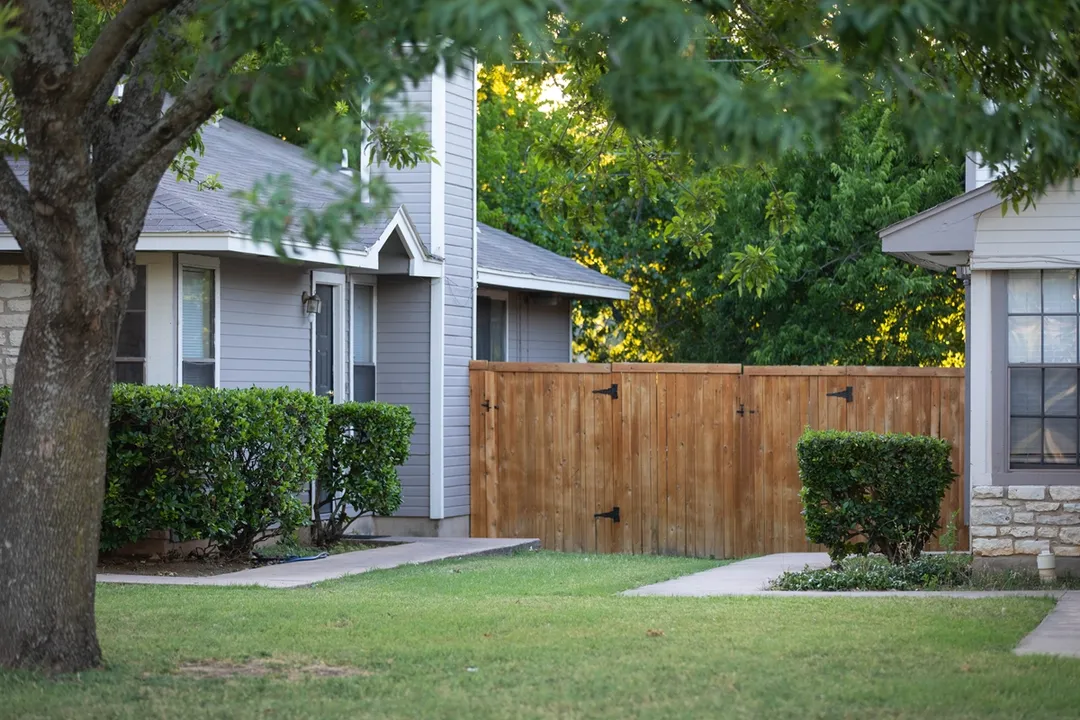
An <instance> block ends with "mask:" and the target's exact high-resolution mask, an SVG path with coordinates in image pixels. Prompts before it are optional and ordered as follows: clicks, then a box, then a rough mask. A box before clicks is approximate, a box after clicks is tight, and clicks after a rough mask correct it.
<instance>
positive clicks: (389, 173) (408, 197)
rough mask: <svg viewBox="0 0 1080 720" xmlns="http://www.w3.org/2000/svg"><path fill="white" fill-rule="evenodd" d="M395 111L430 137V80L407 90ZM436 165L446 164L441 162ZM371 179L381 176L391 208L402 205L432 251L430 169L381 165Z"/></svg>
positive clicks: (423, 164)
mask: <svg viewBox="0 0 1080 720" xmlns="http://www.w3.org/2000/svg"><path fill="white" fill-rule="evenodd" d="M395 109H396V110H397V111H398V112H400V113H402V114H408V115H414V116H417V117H419V118H421V119H422V120H423V121H424V132H426V133H428V134H429V136H430V134H431V79H430V78H427V79H425V80H423V81H422V82H421V83H420V84H419V85H417V86H416V87H413V86H412V85H409V86H407V88H406V89H405V91H404V92H403V93H402V95H401V97H400V98H399V99H398V101H397V103H396V107H395ZM439 162H442V163H445V160H444V159H443V158H439ZM372 175H373V176H381V177H382V178H383V179H384V180H385V181H386V182H387V183H388V184H389V185H390V188H391V189H392V191H393V197H392V200H391V202H392V203H393V205H394V207H397V206H399V205H404V206H405V207H406V209H407V210H408V211H409V217H410V218H412V221H413V224H415V225H416V229H417V231H418V232H419V233H420V238H421V239H422V240H423V241H424V245H426V246H427V248H428V249H429V250H430V249H431V165H429V164H427V163H422V164H420V165H417V166H416V167H412V168H403V169H401V170H395V169H393V168H391V167H389V166H387V165H385V164H384V165H380V166H379V167H377V168H374V169H373V171H372Z"/></svg>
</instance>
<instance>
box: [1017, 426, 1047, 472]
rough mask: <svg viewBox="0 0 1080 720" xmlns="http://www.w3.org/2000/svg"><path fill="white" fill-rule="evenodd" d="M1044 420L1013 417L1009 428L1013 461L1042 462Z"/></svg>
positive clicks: (1022, 462) (1021, 462)
mask: <svg viewBox="0 0 1080 720" xmlns="http://www.w3.org/2000/svg"><path fill="white" fill-rule="evenodd" d="M1042 445H1043V443H1042V420H1041V419H1039V418H1013V419H1012V423H1011V426H1010V428H1009V458H1010V460H1011V461H1012V462H1013V463H1020V464H1025V463H1039V462H1042Z"/></svg>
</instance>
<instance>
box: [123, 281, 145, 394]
mask: <svg viewBox="0 0 1080 720" xmlns="http://www.w3.org/2000/svg"><path fill="white" fill-rule="evenodd" d="M116 382H118V383H135V384H138V385H142V384H143V383H145V382H146V266H145V265H136V266H135V289H134V290H132V291H131V297H130V298H128V307H127V312H126V313H124V319H123V320H121V321H120V333H119V336H118V338H117V343H116Z"/></svg>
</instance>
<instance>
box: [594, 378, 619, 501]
mask: <svg viewBox="0 0 1080 720" xmlns="http://www.w3.org/2000/svg"><path fill="white" fill-rule="evenodd" d="M597 392H599V391H597ZM593 517H594V518H602V517H604V518H611V519H612V520H614V521H615V522H619V506H618V505H616V506H615V507H613V508H611V510H609V511H608V512H606V513H596V514H595V515H593Z"/></svg>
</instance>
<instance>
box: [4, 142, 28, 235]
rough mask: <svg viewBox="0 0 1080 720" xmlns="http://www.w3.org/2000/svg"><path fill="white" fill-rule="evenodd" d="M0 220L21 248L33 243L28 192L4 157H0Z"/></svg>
mask: <svg viewBox="0 0 1080 720" xmlns="http://www.w3.org/2000/svg"><path fill="white" fill-rule="evenodd" d="M0 220H3V221H4V224H5V225H7V226H8V230H10V231H11V234H12V235H14V236H15V241H16V242H18V243H19V247H21V248H22V249H23V250H26V249H27V247H26V246H27V243H33V237H34V217H33V213H32V212H31V210H30V193H29V192H28V191H27V190H26V188H25V187H23V184H22V183H21V182H19V178H17V177H15V171H14V170H12V169H11V164H10V163H8V161H7V159H6V158H0Z"/></svg>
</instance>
